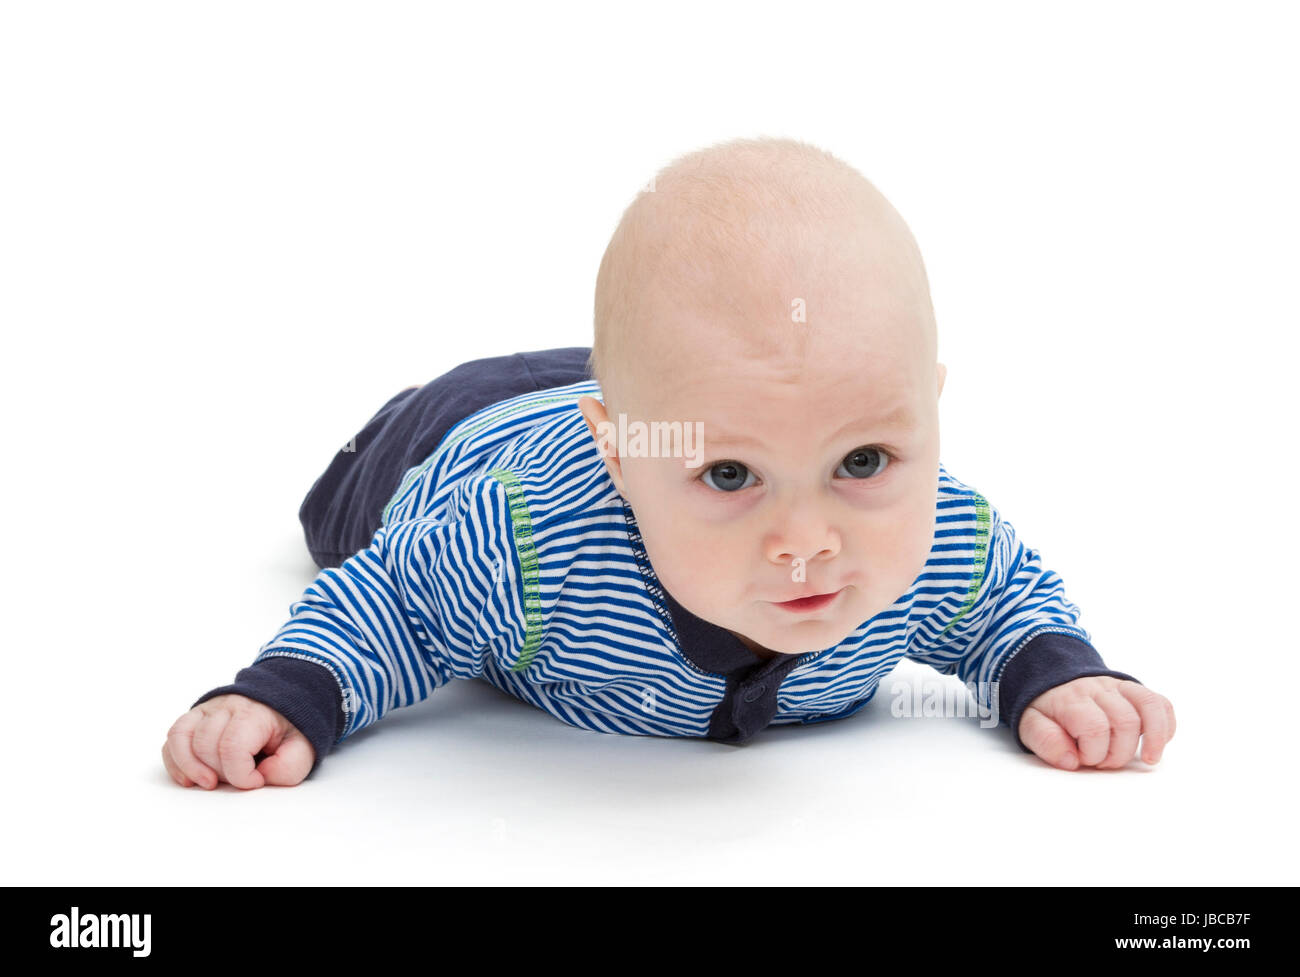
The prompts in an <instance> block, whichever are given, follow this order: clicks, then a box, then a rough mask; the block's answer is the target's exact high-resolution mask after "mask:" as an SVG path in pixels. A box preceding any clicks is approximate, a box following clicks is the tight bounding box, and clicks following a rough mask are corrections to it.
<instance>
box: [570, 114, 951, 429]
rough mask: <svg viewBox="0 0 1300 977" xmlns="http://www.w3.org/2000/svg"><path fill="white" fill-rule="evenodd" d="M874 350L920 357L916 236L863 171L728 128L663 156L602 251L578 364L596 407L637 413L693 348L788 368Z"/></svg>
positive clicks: (922, 308)
mask: <svg viewBox="0 0 1300 977" xmlns="http://www.w3.org/2000/svg"><path fill="white" fill-rule="evenodd" d="M882 350H883V351H888V352H890V353H892V354H893V359H894V360H895V361H896V362H902V361H906V362H909V363H912V364H913V365H915V366H916V367H918V368H926V369H928V370H930V371H931V372H933V370H934V364H935V360H936V357H937V339H936V335H935V322H934V311H933V307H932V305H931V301H930V294H929V284H928V281H927V278H926V273H925V266H924V263H923V261H922V259H921V254H920V250H919V249H918V248H917V246H916V242H915V240H914V239H913V237H912V234H911V232H910V231H909V230H908V228H907V225H906V224H905V223H904V222H903V220H902V218H901V217H900V216H899V215H898V213H897V211H895V210H894V208H893V207H892V206H891V205H890V204H889V202H888V201H887V200H886V199H885V198H884V197H883V196H882V195H881V194H880V192H879V191H878V190H877V189H876V188H875V187H874V186H872V184H871V183H869V182H868V181H867V180H866V179H865V178H864V177H863V176H862V175H861V174H860V173H858V172H857V171H856V170H855V169H853V168H852V167H851V166H849V165H848V164H846V163H844V162H843V161H841V160H839V159H837V158H835V157H834V156H832V155H831V154H829V153H827V152H824V151H822V150H820V149H817V148H816V147H814V146H810V145H808V144H807V143H803V142H799V141H796V140H791V139H737V140H732V141H729V142H725V143H722V144H719V145H716V146H711V147H708V148H705V149H702V150H698V151H696V152H693V153H689V154H687V155H685V156H681V157H679V158H677V159H676V160H674V161H672V162H671V163H670V164H669V165H668V166H666V167H665V168H664V169H662V170H661V171H660V172H659V173H658V174H656V176H655V178H654V181H653V183H652V184H651V185H650V186H648V187H647V189H646V190H644V191H643V192H641V193H640V194H638V196H637V197H636V199H635V200H633V201H632V203H631V204H630V205H629V206H628V208H627V209H626V210H625V211H624V213H623V217H622V220H621V221H620V222H619V225H618V227H617V229H616V230H615V232H614V235H613V237H612V238H611V240H610V242H609V245H608V247H607V248H606V250H605V255H604V257H603V259H602V260H601V264H600V270H599V272H598V274H597V278H596V298H595V338H594V342H593V346H592V357H591V363H590V367H591V370H592V375H593V376H594V377H595V378H596V379H597V380H598V381H599V382H600V385H601V390H602V393H603V395H604V403H605V408H606V410H607V411H608V412H609V413H610V415H611V416H614V415H615V414H616V413H617V412H619V411H624V412H626V413H628V414H629V415H642V413H643V408H644V407H645V406H646V404H647V403H648V402H649V401H651V400H653V399H654V398H653V396H652V395H653V392H654V391H656V390H658V389H662V386H663V383H664V381H665V380H667V379H668V378H672V379H674V380H675V381H677V383H673V384H671V386H677V385H678V384H679V383H680V382H681V381H682V380H683V373H684V372H686V373H689V371H690V369H691V366H692V364H694V363H697V362H699V359H700V358H701V357H708V358H709V359H717V358H722V359H724V360H726V361H728V362H730V363H734V364H736V366H737V368H738V373H739V372H740V369H741V368H743V365H744V364H746V363H754V362H762V363H763V364H765V366H766V367H767V368H768V369H776V370H778V371H779V372H781V373H784V374H788V375H790V376H791V377H792V378H798V377H799V376H801V375H802V372H803V371H804V369H805V367H808V368H811V369H813V370H816V368H817V364H818V362H825V363H834V362H842V361H843V359H844V358H845V357H848V356H854V355H860V356H870V355H871V354H872V352H873V351H877V352H879V351H882Z"/></svg>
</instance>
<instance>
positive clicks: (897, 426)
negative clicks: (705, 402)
mask: <svg viewBox="0 0 1300 977" xmlns="http://www.w3.org/2000/svg"><path fill="white" fill-rule="evenodd" d="M915 426H916V415H915V414H913V413H912V409H911V408H910V407H909V406H908V405H907V404H899V405H898V406H897V407H895V408H894V409H893V410H891V411H889V413H887V414H882V415H881V416H880V417H874V418H873V417H865V418H859V419H858V420H854V421H849V423H847V424H845V425H844V426H843V427H842V428H840V429H839V430H838V431H836V432H835V433H834V434H832V435H831V436H830V437H829V438H827V439H826V440H827V441H834V440H836V439H837V438H839V437H842V436H843V435H845V434H847V433H848V432H850V431H857V430H860V431H889V432H900V431H910V430H912V428H913V427H915ZM704 438H705V441H706V442H707V443H709V444H762V443H763V441H762V440H761V439H759V438H755V437H753V436H752V435H748V434H740V433H733V432H729V431H724V430H722V429H720V428H718V427H716V426H714V425H711V424H707V423H706V424H705V425H704Z"/></svg>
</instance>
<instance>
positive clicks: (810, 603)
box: [772, 587, 844, 612]
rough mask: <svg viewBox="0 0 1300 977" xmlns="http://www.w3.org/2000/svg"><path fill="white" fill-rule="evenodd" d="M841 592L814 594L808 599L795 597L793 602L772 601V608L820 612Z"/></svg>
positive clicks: (841, 590)
mask: <svg viewBox="0 0 1300 977" xmlns="http://www.w3.org/2000/svg"><path fill="white" fill-rule="evenodd" d="M843 592H844V588H843V587H841V588H840V589H839V590H833V591H831V592H830V593H826V594H816V595H813V596H810V597H797V598H795V599H794V600H783V601H773V602H772V606H774V607H780V608H782V609H783V610H787V611H795V612H807V611H820V610H823V609H825V608H827V607H829V606H830V605H831V603H832V602H833V601H834V600H835V599H836V598H837V597H839V595H840V594H842V593H843Z"/></svg>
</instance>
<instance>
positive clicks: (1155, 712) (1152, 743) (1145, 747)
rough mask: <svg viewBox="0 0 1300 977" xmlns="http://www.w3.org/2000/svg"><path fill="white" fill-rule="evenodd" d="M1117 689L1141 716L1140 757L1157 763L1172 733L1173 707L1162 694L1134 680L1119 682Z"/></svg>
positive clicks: (1148, 761)
mask: <svg viewBox="0 0 1300 977" xmlns="http://www.w3.org/2000/svg"><path fill="white" fill-rule="evenodd" d="M1118 691H1119V692H1120V694H1121V695H1123V696H1124V698H1126V699H1128V701H1129V702H1130V703H1131V704H1132V706H1133V708H1134V709H1136V710H1137V712H1138V715H1139V716H1141V717H1142V759H1143V760H1144V761H1145V762H1146V763H1158V762H1159V761H1160V757H1161V755H1162V754H1163V753H1164V751H1165V744H1166V743H1168V742H1169V740H1170V738H1171V737H1172V736H1173V735H1174V728H1173V726H1174V707H1173V706H1172V705H1170V704H1169V700H1168V699H1166V698H1165V697H1164V696H1162V695H1160V694H1159V693H1157V692H1152V691H1151V690H1150V689H1148V688H1147V687H1146V686H1145V685H1138V684H1137V683H1136V682H1121V683H1120V684H1119V689H1118Z"/></svg>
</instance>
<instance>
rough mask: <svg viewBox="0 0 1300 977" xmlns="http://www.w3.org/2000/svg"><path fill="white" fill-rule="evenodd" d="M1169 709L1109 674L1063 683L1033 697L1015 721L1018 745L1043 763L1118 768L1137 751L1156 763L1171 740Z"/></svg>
mask: <svg viewBox="0 0 1300 977" xmlns="http://www.w3.org/2000/svg"><path fill="white" fill-rule="evenodd" d="M1174 726H1175V723H1174V707H1173V705H1172V704H1171V703H1170V702H1169V700H1168V699H1166V698H1165V697H1164V696H1162V695H1159V694H1158V693H1155V692H1152V691H1151V690H1150V689H1148V688H1147V687H1146V686H1145V685H1139V684H1138V683H1137V682H1130V681H1128V680H1127V679H1118V678H1115V677H1114V676H1111V675H1088V676H1085V677H1084V678H1076V679H1073V680H1072V681H1069V682H1064V683H1062V684H1061V685H1057V686H1055V687H1054V688H1050V689H1048V690H1047V691H1046V692H1044V693H1043V694H1042V695H1039V696H1037V697H1036V698H1034V699H1033V700H1032V701H1031V702H1030V703H1029V706H1028V707H1027V708H1026V709H1025V711H1024V713H1023V714H1022V715H1021V717H1020V729H1019V731H1018V732H1019V733H1020V741H1021V742H1022V743H1024V744H1025V746H1027V747H1029V748H1030V749H1031V750H1033V751H1034V752H1035V753H1036V754H1038V756H1040V757H1042V758H1043V759H1044V760H1046V761H1047V762H1048V763H1050V764H1052V765H1053V766H1056V767H1061V768H1062V769H1064V770H1074V769H1075V768H1076V767H1079V766H1085V767H1092V766H1095V767H1098V768H1101V767H1123V766H1126V765H1127V764H1128V762H1129V761H1130V760H1132V759H1133V754H1134V753H1136V752H1137V745H1138V736H1139V735H1141V736H1142V759H1143V760H1144V761H1146V762H1147V763H1156V762H1158V761H1159V760H1160V755H1161V754H1162V753H1164V750H1165V744H1166V743H1168V742H1169V741H1170V740H1171V739H1173V736H1174Z"/></svg>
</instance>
